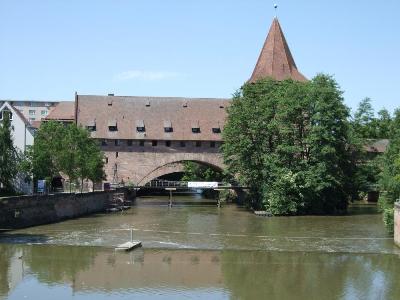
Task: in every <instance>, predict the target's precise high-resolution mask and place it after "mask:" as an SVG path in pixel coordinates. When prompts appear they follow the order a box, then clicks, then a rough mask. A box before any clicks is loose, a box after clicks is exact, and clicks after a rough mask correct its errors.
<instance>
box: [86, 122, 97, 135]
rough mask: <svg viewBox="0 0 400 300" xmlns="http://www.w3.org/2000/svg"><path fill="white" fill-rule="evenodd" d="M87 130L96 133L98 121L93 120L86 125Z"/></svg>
mask: <svg viewBox="0 0 400 300" xmlns="http://www.w3.org/2000/svg"><path fill="white" fill-rule="evenodd" d="M86 128H87V130H88V131H89V132H92V131H96V121H95V120H92V121H89V122H88V123H87V124H86Z"/></svg>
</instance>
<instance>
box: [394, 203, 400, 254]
mask: <svg viewBox="0 0 400 300" xmlns="http://www.w3.org/2000/svg"><path fill="white" fill-rule="evenodd" d="M394 242H395V244H396V245H397V246H399V247H400V202H397V203H395V204H394Z"/></svg>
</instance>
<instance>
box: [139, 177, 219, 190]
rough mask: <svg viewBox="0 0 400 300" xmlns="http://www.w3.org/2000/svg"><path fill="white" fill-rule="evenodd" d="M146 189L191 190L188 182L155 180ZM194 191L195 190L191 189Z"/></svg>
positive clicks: (147, 184)
mask: <svg viewBox="0 0 400 300" xmlns="http://www.w3.org/2000/svg"><path fill="white" fill-rule="evenodd" d="M218 186H227V184H226V183H223V182H218ZM145 187H154V188H163V187H164V188H189V187H188V181H169V180H161V179H155V180H152V181H150V182H148V183H146V185H145ZM190 189H193V188H190Z"/></svg>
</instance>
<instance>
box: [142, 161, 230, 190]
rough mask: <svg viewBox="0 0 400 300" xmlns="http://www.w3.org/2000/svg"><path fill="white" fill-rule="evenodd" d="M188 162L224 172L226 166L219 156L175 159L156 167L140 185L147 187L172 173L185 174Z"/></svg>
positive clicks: (144, 177)
mask: <svg viewBox="0 0 400 300" xmlns="http://www.w3.org/2000/svg"><path fill="white" fill-rule="evenodd" d="M187 161H192V162H196V163H198V164H201V165H206V166H209V167H212V168H214V169H216V170H219V171H222V170H223V169H224V164H223V162H222V158H221V157H220V156H219V155H218V156H216V157H210V156H205V157H199V156H193V157H188V156H187V155H185V156H184V157H182V158H181V159H179V158H177V157H175V159H174V160H171V161H167V162H165V161H164V162H163V163H162V164H160V165H158V166H156V167H155V168H153V170H151V171H150V172H148V173H147V174H145V175H144V176H143V177H142V178H141V179H140V180H139V181H138V185H145V184H146V183H148V182H150V181H152V180H154V179H156V178H158V177H161V176H164V175H167V174H171V173H178V172H183V171H184V162H187Z"/></svg>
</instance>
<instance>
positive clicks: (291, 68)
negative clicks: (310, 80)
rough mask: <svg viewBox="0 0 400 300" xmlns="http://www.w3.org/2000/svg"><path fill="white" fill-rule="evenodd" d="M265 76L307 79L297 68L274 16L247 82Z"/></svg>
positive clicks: (282, 78) (297, 79)
mask: <svg viewBox="0 0 400 300" xmlns="http://www.w3.org/2000/svg"><path fill="white" fill-rule="evenodd" d="M266 77H272V78H274V79H276V80H284V79H288V78H291V79H293V80H296V81H307V78H306V77H304V75H303V74H301V73H300V72H299V71H298V70H297V66H296V63H295V62H294V59H293V56H292V53H290V49H289V46H288V44H287V42H286V39H285V36H284V34H283V31H282V28H281V25H280V24H279V21H278V19H277V18H274V20H273V22H272V25H271V28H270V30H269V33H268V36H267V39H266V40H265V43H264V46H263V48H262V50H261V54H260V57H259V58H258V61H257V65H256V67H255V68H254V71H253V75H252V76H251V78H250V80H249V82H256V81H257V80H260V79H262V78H266Z"/></svg>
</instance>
